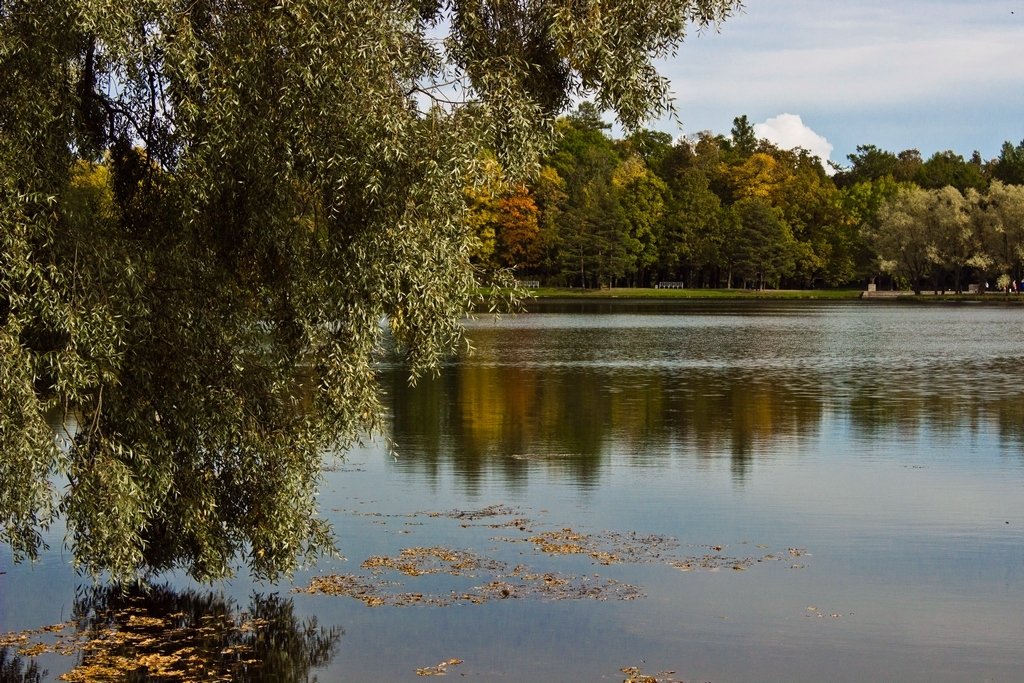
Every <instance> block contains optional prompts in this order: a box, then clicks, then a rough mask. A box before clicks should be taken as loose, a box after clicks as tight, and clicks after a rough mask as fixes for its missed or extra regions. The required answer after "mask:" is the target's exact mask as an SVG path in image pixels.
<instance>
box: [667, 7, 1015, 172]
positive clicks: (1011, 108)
mask: <svg viewBox="0 0 1024 683" xmlns="http://www.w3.org/2000/svg"><path fill="white" fill-rule="evenodd" d="M745 5H746V6H745V8H744V10H743V11H742V13H740V14H738V15H736V16H734V17H732V18H730V19H729V20H727V21H726V22H725V23H724V24H722V25H721V26H720V27H719V30H718V32H715V31H714V30H711V31H706V32H704V33H702V34H699V35H698V34H696V33H693V34H691V35H690V36H688V37H687V39H686V41H685V42H684V43H683V45H682V46H681V47H680V49H679V53H678V56H676V57H675V58H673V59H671V60H666V61H662V62H660V63H659V68H660V70H661V73H662V74H663V75H664V76H666V77H668V78H669V79H670V80H671V82H672V89H673V96H674V98H675V102H676V108H677V111H678V115H679V118H680V119H681V120H682V124H683V126H682V128H681V129H680V128H679V127H678V125H677V124H675V123H673V122H671V121H668V120H663V121H656V122H651V123H650V124H649V127H651V128H656V129H659V130H664V131H666V132H669V133H672V134H673V135H689V134H693V133H697V132H699V131H702V130H710V131H712V132H714V133H721V134H725V135H728V134H729V131H730V129H731V128H732V120H733V118H734V117H736V116H739V115H741V114H746V115H747V117H748V118H749V120H750V122H751V123H753V124H755V133H756V134H757V135H759V136H760V137H764V138H767V139H769V140H771V141H773V142H775V143H776V144H778V145H779V146H781V147H792V146H797V145H799V146H802V147H804V148H806V149H809V150H810V151H812V152H814V153H815V154H817V155H818V156H820V157H822V158H824V159H831V160H832V161H835V162H838V163H840V164H843V165H848V163H849V161H848V159H847V155H848V154H850V153H852V152H854V151H856V148H857V146H858V145H864V144H873V145H876V146H878V147H880V148H882V149H886V150H889V151H892V152H900V151H902V150H904V149H917V150H918V151H920V152H921V154H922V156H924V158H926V159H927V158H928V157H930V156H931V155H932V154H934V153H935V152H939V151H945V150H953V151H954V152H956V153H958V154H962V155H963V156H964V157H970V155H971V153H972V152H973V151H975V150H977V151H979V152H980V153H981V155H982V157H983V158H984V159H991V158H993V157H996V156H998V155H999V149H1000V147H1001V146H1002V144H1003V142H1005V141H1010V142H1013V143H1014V144H1018V143H1020V142H1021V141H1022V140H1024V0H967V1H954V0H745Z"/></svg>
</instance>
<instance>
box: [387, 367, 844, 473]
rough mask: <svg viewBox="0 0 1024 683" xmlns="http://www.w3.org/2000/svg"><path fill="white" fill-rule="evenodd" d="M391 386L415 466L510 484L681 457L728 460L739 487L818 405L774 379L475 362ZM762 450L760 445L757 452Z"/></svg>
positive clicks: (809, 431)
mask: <svg viewBox="0 0 1024 683" xmlns="http://www.w3.org/2000/svg"><path fill="white" fill-rule="evenodd" d="M393 383H394V384H393V386H392V392H391V393H392V399H391V405H392V411H393V436H394V438H395V440H396V442H397V443H398V444H399V447H400V448H402V449H403V452H408V453H410V454H412V455H413V456H415V458H414V463H415V466H417V467H419V468H422V469H427V470H436V469H437V468H438V467H439V466H440V464H441V463H442V462H444V461H447V460H450V461H453V462H454V463H455V466H456V469H457V471H458V472H459V473H460V474H461V475H462V476H463V477H464V478H466V479H469V480H473V479H475V478H478V477H479V476H480V475H481V474H482V473H483V472H484V471H485V470H487V469H488V468H492V467H497V468H500V469H501V471H502V472H503V473H504V475H505V476H506V478H507V479H508V480H509V481H510V482H514V481H516V480H519V479H521V478H522V477H524V476H525V475H526V473H527V468H528V464H529V463H531V462H536V461H543V462H545V463H546V464H547V466H549V467H552V468H557V469H558V470H560V471H561V472H562V473H564V474H566V475H569V476H572V477H574V478H575V479H576V481H577V482H578V483H579V484H581V485H586V484H587V483H588V482H592V481H594V480H595V479H596V478H598V477H599V475H600V471H601V468H602V466H603V464H605V463H607V461H608V459H609V457H610V455H611V454H612V453H614V454H615V456H616V457H626V458H629V459H630V460H631V461H633V462H634V463H635V464H640V465H642V464H644V463H645V461H651V460H658V459H661V458H665V457H669V456H671V455H672V454H675V453H680V452H685V453H688V454H692V455H693V456H694V457H698V458H715V457H720V456H722V455H725V456H727V457H729V458H731V467H732V471H733V473H734V475H735V477H736V478H737V480H739V481H742V480H743V479H744V478H745V477H746V475H747V473H748V470H749V466H750V461H751V458H753V457H754V453H755V452H757V451H758V450H764V445H765V444H768V445H770V444H771V443H772V442H778V441H780V440H784V439H791V438H795V437H803V436H810V435H813V434H814V433H815V432H816V430H817V428H818V425H819V424H820V422H821V417H822V412H823V410H824V404H823V402H822V400H821V397H820V396H816V395H814V394H813V393H810V392H808V391H806V389H805V388H803V387H800V386H792V385H791V383H787V382H786V381H780V380H779V379H777V378H775V377H771V376H767V377H752V376H748V375H743V374H738V373H732V372H727V373H704V372H691V373H688V374H686V375H685V376H678V375H675V376H673V375H666V374H661V373H652V372H622V371H620V372H615V373H608V372H601V371H594V370H591V371H587V372H577V371H573V370H571V369H569V370H566V369H562V370H556V371H552V370H550V369H543V368H537V367H532V366H517V365H503V366H488V365H477V364H472V363H464V364H460V365H458V366H457V367H454V368H449V369H448V370H447V371H446V372H444V373H443V375H442V376H441V377H440V378H438V379H436V380H431V381H426V382H423V383H422V384H421V385H420V386H418V387H416V388H414V389H411V390H410V389H407V388H405V387H404V386H401V384H400V383H401V378H400V377H397V376H396V377H394V378H393ZM758 445H761V446H760V447H758Z"/></svg>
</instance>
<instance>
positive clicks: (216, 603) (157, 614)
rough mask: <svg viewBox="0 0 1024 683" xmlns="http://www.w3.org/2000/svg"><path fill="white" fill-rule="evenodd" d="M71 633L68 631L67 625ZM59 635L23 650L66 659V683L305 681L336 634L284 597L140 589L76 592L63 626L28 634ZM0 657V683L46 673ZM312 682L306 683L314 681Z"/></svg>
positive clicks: (330, 650) (324, 659)
mask: <svg viewBox="0 0 1024 683" xmlns="http://www.w3.org/2000/svg"><path fill="white" fill-rule="evenodd" d="M71 627H73V630H74V632H73V633H72V632H71V631H72V628H71ZM47 632H49V633H51V634H52V633H59V635H57V636H56V642H55V643H52V644H49V643H44V642H40V643H39V644H37V645H35V646H34V647H31V648H30V650H32V654H38V653H41V652H56V653H58V654H62V655H68V656H70V655H74V656H75V657H76V658H77V661H76V663H75V666H74V667H73V668H72V669H71V670H70V671H68V672H66V673H64V674H62V675H61V680H65V681H94V680H105V681H125V682H130V683H134V682H136V681H161V680H174V681H204V682H205V681H248V682H252V683H257V682H262V681H273V682H274V683H286V682H289V681H303V682H304V681H309V680H310V674H311V672H312V670H314V669H315V668H317V667H321V666H324V665H325V664H327V663H328V662H329V661H330V659H331V658H332V657H333V655H334V653H335V651H336V649H337V644H338V639H339V638H340V637H341V636H342V635H343V632H342V630H341V629H339V628H336V627H334V628H329V629H328V628H323V627H320V626H319V625H318V623H317V620H316V618H315V617H307V618H300V617H298V616H296V615H295V613H294V607H293V604H292V601H291V600H289V599H286V598H281V597H279V596H277V595H259V594H254V595H253V596H252V598H251V602H250V605H249V608H248V610H242V609H239V608H238V607H237V606H236V604H235V603H234V601H233V600H231V599H230V598H227V597H225V596H223V595H220V594H217V593H212V592H200V591H195V590H184V591H178V590H175V589H173V588H171V587H169V586H153V585H147V584H142V585H138V586H135V587H131V588H124V587H119V586H96V587H91V588H83V589H80V590H79V594H78V595H77V596H76V599H75V604H74V608H73V617H72V620H71V622H70V623H68V624H62V625H57V626H53V627H47V628H44V629H40V630H39V631H35V632H32V634H33V636H34V638H33V639H35V640H40V641H43V640H45V636H41V634H46V633H47ZM7 656H8V655H7V654H6V652H4V653H3V655H2V657H3V658H0V683H15V682H17V683H22V682H33V683H34V682H36V681H40V680H43V679H44V678H45V677H46V672H45V671H44V672H43V673H42V674H40V673H39V669H38V667H37V666H36V664H35V663H34V662H31V661H29V662H27V663H26V662H25V661H24V660H22V659H21V658H20V657H18V656H15V657H14V659H13V660H8V659H7ZM314 680H315V679H314Z"/></svg>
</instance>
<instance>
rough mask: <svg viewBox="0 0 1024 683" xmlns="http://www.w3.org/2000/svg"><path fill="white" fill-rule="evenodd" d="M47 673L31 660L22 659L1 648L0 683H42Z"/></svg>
mask: <svg viewBox="0 0 1024 683" xmlns="http://www.w3.org/2000/svg"><path fill="white" fill-rule="evenodd" d="M46 675H47V672H46V671H45V670H40V669H39V665H38V664H36V663H35V662H34V661H33V660H31V659H22V658H21V657H19V656H18V655H16V654H12V653H11V651H10V650H8V649H7V648H0V683H41V681H43V680H45V679H46Z"/></svg>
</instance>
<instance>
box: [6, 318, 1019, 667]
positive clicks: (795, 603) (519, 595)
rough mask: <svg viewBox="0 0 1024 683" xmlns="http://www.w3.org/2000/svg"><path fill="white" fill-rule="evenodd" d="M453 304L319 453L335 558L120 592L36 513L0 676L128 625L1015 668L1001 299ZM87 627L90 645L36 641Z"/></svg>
mask: <svg viewBox="0 0 1024 683" xmlns="http://www.w3.org/2000/svg"><path fill="white" fill-rule="evenodd" d="M467 325H468V332H469V337H470V340H471V341H472V344H473V346H474V347H475V352H474V353H473V354H472V355H468V356H466V357H464V358H460V359H458V360H455V361H452V362H451V363H449V364H447V365H446V366H445V367H444V368H443V369H442V371H441V373H440V375H439V377H437V378H435V379H431V380H427V381H421V382H420V383H419V385H418V386H416V387H415V388H409V387H408V386H407V385H406V382H405V378H404V375H403V373H402V368H401V366H400V364H397V363H391V364H387V365H385V366H383V368H382V381H383V383H384V386H385V387H386V389H387V392H388V408H389V411H390V413H391V419H390V421H389V424H390V425H391V429H390V433H389V434H388V442H385V440H379V441H377V442H370V443H367V444H365V445H364V446H362V447H360V448H357V449H355V450H353V451H352V452H351V453H349V454H347V456H345V457H344V458H341V457H339V456H335V455H331V456H329V457H328V458H327V459H326V462H325V470H326V471H325V482H324V487H323V490H322V494H321V506H322V511H323V514H324V515H325V516H326V517H327V518H329V519H330V520H331V521H332V523H333V524H334V526H335V529H336V531H337V534H338V539H339V545H340V549H341V552H342V553H343V554H344V558H328V559H325V560H323V561H322V562H320V563H319V564H318V566H316V567H314V568H312V569H310V570H308V571H305V572H302V573H300V574H298V575H296V576H295V577H294V580H293V582H292V583H289V584H279V585H276V586H275V585H267V584H256V583H254V582H252V581H251V580H250V579H248V578H247V577H246V576H245V575H244V574H243V575H240V576H239V577H238V578H237V579H235V580H233V581H231V582H229V583H226V584H223V585H217V586H215V587H214V588H212V589H210V588H208V587H203V586H196V585H193V584H191V583H189V582H187V581H185V580H183V579H182V578H181V577H174V576H172V577H167V578H166V582H167V585H166V586H163V587H161V588H159V589H158V590H154V591H153V592H152V593H151V594H149V595H142V596H122V595H120V594H115V593H112V592H111V591H103V590H100V589H93V588H90V587H89V586H88V584H87V583H86V584H85V585H83V582H82V580H80V579H78V578H77V577H76V576H75V575H74V573H73V572H72V571H71V569H70V566H69V564H70V558H69V556H68V554H67V552H66V551H62V550H61V538H62V531H61V530H60V529H55V530H53V532H52V533H51V534H50V537H49V540H50V542H51V547H52V549H51V551H50V552H49V553H47V554H46V555H45V556H44V557H43V559H42V560H41V562H40V563H39V564H37V565H36V566H34V567H30V566H12V564H11V561H10V553H9V552H8V551H6V550H5V551H4V553H3V555H2V557H0V632H10V633H12V634H14V635H9V636H8V640H7V641H6V645H7V646H8V647H7V649H6V650H4V651H3V652H4V654H3V656H2V657H0V680H4V681H13V680H21V679H22V678H28V679H32V680H56V679H57V677H58V676H59V675H60V674H61V673H62V672H66V671H69V670H73V671H72V676H71V677H72V678H74V677H75V676H78V677H79V678H78V679H77V680H86V679H87V678H88V677H87V676H86V677H85V678H83V677H82V676H85V674H83V673H82V672H87V671H88V670H87V669H86V668H84V667H87V666H89V665H90V664H92V665H96V664H97V662H101V660H102V661H106V662H108V663H109V662H110V661H115V662H116V661H117V660H116V659H111V658H110V656H112V655H113V654H118V653H120V654H121V655H124V654H125V653H128V655H129V656H130V657H134V658H136V659H138V653H139V652H157V653H159V654H161V655H162V656H164V657H171V658H173V657H174V656H178V657H179V663H178V664H177V665H178V666H179V667H180V666H182V665H181V664H180V662H181V661H184V660H183V659H181V657H182V655H181V653H182V652H189V653H192V655H190V656H194V657H199V659H196V660H195V661H196V662H199V661H200V660H202V661H203V662H205V664H204V665H209V666H210V667H211V668H210V669H209V672H212V673H209V674H208V676H207V677H208V678H210V677H213V676H214V673H216V672H220V674H217V675H226V674H224V672H225V671H228V672H231V675H232V676H233V677H234V678H236V679H238V680H253V681H258V680H275V681H293V680H294V681H299V680H302V681H305V680H312V679H313V678H314V677H315V678H317V679H318V680H321V681H367V680H372V681H413V680H419V676H418V675H417V673H419V675H420V676H423V675H428V674H447V675H448V676H449V677H456V678H466V679H469V680H478V681H509V682H520V681H522V682H527V681H565V682H579V681H622V680H623V679H625V678H629V679H632V680H644V679H643V678H642V677H643V676H645V675H646V676H652V677H654V678H655V679H656V680H658V681H712V682H713V683H725V682H729V681H736V682H740V681H758V682H769V681H779V682H782V681H786V682H794V681H928V682H929V683H934V682H936V681H989V680H991V681H1020V680H1022V677H1024V673H1022V672H1024V309H1020V308H1018V307H1006V306H988V305H912V304H911V305H908V304H896V303H863V302H836V303H824V302H755V301H750V302H746V301H745V302H713V303H702V302H683V303H664V302H650V303H645V302H633V303H627V302H621V303H617V302H609V303H593V302H579V303H577V302H563V303H557V302H539V303H537V304H534V305H533V306H532V307H531V311H530V312H527V313H524V314H521V315H518V316H514V317H503V318H501V319H499V320H494V319H491V318H487V317H481V318H478V319H475V320H471V321H469V322H468V323H467ZM146 619H149V621H146ZM69 622H74V624H72V625H66V626H64V627H63V628H62V629H61V630H56V629H55V630H53V631H51V632H39V631H38V629H40V628H41V627H44V626H48V625H54V626H56V625H59V624H68V623H69ZM111 624H113V626H114V630H117V631H120V632H121V633H122V634H126V635H124V637H123V638H122V640H121V642H119V643H118V644H117V645H116V647H115V646H108V645H96V644H93V645H90V646H89V647H91V648H92V649H91V650H89V649H88V648H86V649H85V651H84V652H87V653H91V654H89V656H85V655H83V649H82V646H81V645H80V646H78V647H77V648H75V649H74V651H75V653H76V654H72V655H70V656H60V655H58V654H56V653H54V652H52V651H44V650H53V649H54V648H55V647H56V646H55V645H54V643H57V644H59V643H61V642H71V641H74V640H75V639H76V638H77V639H78V642H79V643H81V642H82V641H83V640H84V639H86V638H87V637H92V636H95V634H96V633H109V628H110V626H111ZM104 628H107V631H104V630H103V629H104ZM202 628H207V629H208V630H207V631H203V632H202V633H206V635H202V636H201V637H198V636H195V633H199V632H201V630H202ZM133 629H134V631H133ZM29 630H33V631H32V632H31V633H29V632H28V631H29ZM19 633H20V635H21V636H23V638H22V641H20V644H19V642H15V636H16V635H18V634H19ZM90 634H91V635H90ZM147 638H148V639H149V640H147ZM26 639H27V640H26ZM61 639H64V641H62V640H61ZM175 639H177V640H176V641H175ZM153 640H156V641H159V642H165V641H175V642H177V643H178V644H179V645H181V644H184V645H182V646H181V647H179V648H178V650H177V651H176V652H177V654H175V652H172V650H173V649H174V648H168V647H167V646H160V645H159V644H158V645H154V644H153V643H152V642H150V641H153ZM26 642H27V643H29V644H30V645H31V644H32V643H35V644H37V645H44V646H45V645H48V647H40V652H41V654H40V655H39V656H38V657H37V659H36V660H35V666H36V667H37V668H32V667H33V664H32V660H31V659H30V658H29V657H28V656H21V657H18V659H17V660H15V659H14V657H15V655H16V652H17V651H18V648H19V647H21V648H22V649H24V647H26V645H25V643H26ZM0 644H3V643H0ZM132 648H134V649H132ZM147 648H148V649H147ZM161 648H162V649H161ZM69 651H70V650H69ZM29 652H31V651H29ZM97 652H100V653H101V654H103V655H104V656H106V657H107V658H106V659H103V657H100V656H99V655H97ZM196 652H199V653H200V655H196V654H195V653H196ZM202 653H205V654H202ZM108 655H109V656H108ZM204 657H205V659H203V658H204ZM146 661H147V662H149V664H148V665H149V666H150V671H151V672H159V670H160V669H159V666H160V663H159V662H158V661H157V660H156V659H153V660H146ZM195 666H196V667H198V666H199V664H196V665H195ZM76 667H77V668H76ZM218 667H219V668H218ZM44 670H45V672H46V673H45V675H44ZM194 670H195V671H199V669H198V668H195V669H194ZM417 670H419V671H417ZM75 671H77V672H78V673H75ZM26 674H28V675H26ZM97 675H98V674H97ZM154 675H155V674H154ZM194 675H195V676H196V678H198V679H202V678H203V677H202V676H200V675H198V674H194ZM19 676H20V677H21V678H19Z"/></svg>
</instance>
